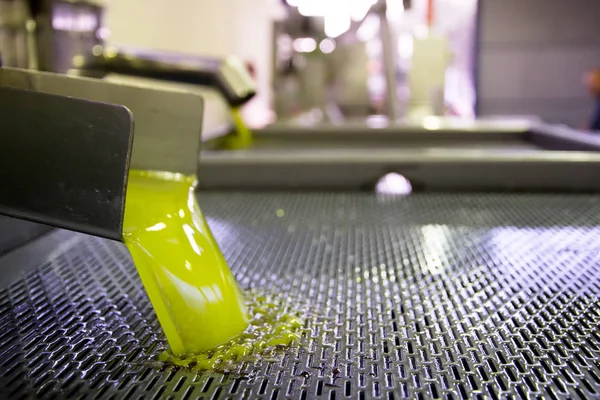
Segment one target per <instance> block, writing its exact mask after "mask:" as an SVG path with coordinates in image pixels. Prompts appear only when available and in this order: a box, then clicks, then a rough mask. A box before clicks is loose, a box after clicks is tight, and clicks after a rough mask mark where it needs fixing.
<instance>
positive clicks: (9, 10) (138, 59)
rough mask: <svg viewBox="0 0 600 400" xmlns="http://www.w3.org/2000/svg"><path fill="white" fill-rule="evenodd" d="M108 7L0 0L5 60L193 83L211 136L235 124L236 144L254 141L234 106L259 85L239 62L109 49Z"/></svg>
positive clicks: (121, 78) (114, 77)
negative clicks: (202, 99) (204, 100)
mask: <svg viewBox="0 0 600 400" xmlns="http://www.w3.org/2000/svg"><path fill="white" fill-rule="evenodd" d="M104 12H105V10H104V7H103V6H102V5H101V4H100V3H96V2H92V1H87V0H77V1H71V0H29V1H27V0H2V1H0V60H2V65H5V66H13V67H21V68H30V69H39V70H42V71H50V72H58V73H69V74H75V75H80V76H91V77H96V78H107V79H109V80H111V81H114V82H132V81H136V79H135V78H136V77H139V78H142V79H137V81H138V82H142V83H143V82H144V78H145V79H152V80H154V81H155V82H156V81H163V82H168V84H166V85H161V84H160V82H156V84H157V85H159V86H167V87H169V86H171V87H177V86H179V87H187V89H193V90H196V91H198V92H201V93H202V94H203V95H204V96H205V97H206V98H207V103H208V104H207V109H208V110H210V112H209V113H208V118H207V119H206V121H205V124H204V127H205V128H206V129H205V130H206V131H207V132H210V134H211V135H212V136H211V138H214V137H215V136H218V137H220V136H222V135H224V134H226V133H228V132H229V131H230V130H231V129H232V125H234V128H235V129H236V131H237V133H238V137H237V141H239V142H241V143H242V144H243V143H245V142H247V141H248V140H249V139H248V137H249V131H248V129H247V127H246V126H245V124H244V123H243V121H242V120H241V118H239V117H238V116H237V114H235V113H237V111H235V110H236V109H237V108H239V107H240V106H241V105H243V104H245V103H246V102H248V101H249V100H250V99H251V98H252V97H253V96H254V95H255V94H256V86H255V83H254V81H253V80H252V78H251V76H250V74H249V73H248V71H247V69H246V67H245V66H244V65H243V63H242V62H241V61H240V60H238V59H237V58H235V57H233V56H231V57H227V58H224V59H217V58H210V57H199V56H188V55H182V54H171V53H167V52H157V51H145V50H140V49H116V48H113V47H110V46H107V45H106V44H105V39H106V38H107V36H108V31H107V28H106V27H105V26H104V21H103V18H104ZM146 83H147V81H146ZM232 113H234V114H235V115H233V116H232Z"/></svg>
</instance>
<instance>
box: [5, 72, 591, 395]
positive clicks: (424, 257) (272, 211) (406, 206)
mask: <svg viewBox="0 0 600 400" xmlns="http://www.w3.org/2000/svg"><path fill="white" fill-rule="evenodd" d="M31 74H32V73H31V72H26V71H18V70H8V69H0V87H2V96H0V101H3V103H2V107H0V112H1V113H2V119H1V120H2V123H3V124H8V126H9V127H10V129H2V130H0V139H1V140H2V141H3V143H5V145H3V146H1V147H0V152H1V153H2V157H0V159H1V160H2V163H3V164H2V166H3V168H2V169H1V171H2V172H1V173H0V174H1V176H2V177H3V185H5V186H4V188H5V189H6V188H7V187H6V182H8V183H9V187H10V188H12V189H11V190H3V191H2V192H1V194H0V204H3V205H6V204H8V206H9V207H8V208H7V207H4V208H2V212H4V213H9V214H11V215H14V216H19V217H26V218H29V219H34V220H36V221H40V222H45V223H50V224H54V225H58V226H63V227H65V228H69V229H75V230H79V231H84V232H87V233H91V234H93V235H96V236H90V235H86V234H81V233H74V232H72V231H66V230H62V229H51V230H49V228H44V229H43V230H42V231H44V232H46V233H45V234H43V235H41V236H39V233H40V231H38V234H37V236H36V235H33V236H32V235H29V236H28V237H27V239H23V237H21V238H20V240H19V237H18V235H19V231H18V230H17V229H16V228H15V226H17V225H18V224H19V223H20V222H22V221H20V220H10V221H11V223H10V224H4V223H3V225H2V226H3V228H4V229H3V230H2V235H1V236H0V237H2V243H6V242H7V239H6V238H9V237H12V238H13V239H12V241H11V245H10V246H9V247H5V248H4V249H3V251H1V252H0V253H3V254H2V256H0V271H1V273H0V320H1V321H2V324H1V325H0V354H1V355H2V356H1V357H0V397H2V398H15V399H19V398H33V397H40V398H52V397H60V398H90V399H104V398H153V399H161V398H178V399H192V398H211V399H218V398H270V399H283V398H300V399H309V398H325V399H342V398H359V399H386V400H388V399H400V398H422V399H429V398H431V399H437V398H453V399H467V398H492V399H494V398H508V397H511V398H519V397H520V398H530V397H536V398H537V397H548V398H577V399H588V398H594V397H597V396H598V395H599V393H600V367H599V365H598V362H597V360H598V357H599V356H600V354H599V352H600V336H599V334H598V324H599V323H600V304H599V303H598V296H599V295H600V280H599V273H600V272H599V271H598V267H597V265H598V261H599V260H598V246H597V243H596V242H597V237H598V226H600V217H599V216H600V209H598V201H597V195H596V193H597V191H598V189H599V187H598V183H597V182H596V181H597V176H598V174H599V172H600V155H598V154H597V153H596V152H594V151H590V150H595V149H596V148H597V141H596V140H595V139H593V138H588V137H577V136H572V135H571V132H567V131H564V130H563V129H560V128H555V127H547V126H542V125H538V126H529V127H525V126H522V127H513V128H511V129H508V130H506V129H505V130H504V131H503V130H502V129H501V128H500V127H496V128H495V129H492V128H491V127H489V126H488V127H486V129H485V131H484V132H478V131H477V130H475V129H472V130H468V129H467V130H464V131H462V133H461V131H460V130H454V131H452V130H447V129H446V130H439V131H430V132H429V133H426V134H430V135H431V138H432V140H433V141H435V140H437V141H442V142H444V141H445V142H448V141H453V142H455V141H461V140H462V141H466V139H464V138H465V137H466V136H468V135H474V137H475V138H476V141H479V142H481V141H484V142H485V141H487V142H488V144H489V143H492V142H501V143H512V145H511V146H512V149H509V150H504V151H502V150H499V149H498V148H496V149H495V150H494V149H492V150H490V149H489V147H488V149H487V150H486V149H485V148H484V149H479V150H472V151H470V152H469V151H466V150H464V149H460V148H459V149H458V150H457V149H456V145H455V146H454V147H455V149H454V152H453V150H452V149H451V148H449V147H451V146H446V147H444V148H442V149H438V150H427V149H423V148H422V147H419V146H417V144H416V143H417V138H415V137H414V135H412V136H411V139H410V141H412V148H410V149H409V150H405V151H397V150H396V151H392V150H390V149H389V148H388V149H379V150H371V151H370V152H368V153H366V152H365V151H364V150H362V151H358V150H357V151H351V150H348V149H346V150H344V153H340V152H336V151H334V150H331V149H329V150H321V151H317V150H315V149H310V151H307V150H304V151H300V153H301V156H298V155H294V154H293V153H292V152H289V151H288V152H282V153H280V156H279V157H276V156H275V153H274V152H271V153H268V152H266V151H263V153H262V156H261V157H259V153H260V151H256V150H254V151H253V152H249V151H246V152H244V151H237V152H230V153H225V154H228V155H229V156H228V157H229V158H228V159H227V160H225V161H223V159H221V161H220V164H219V165H216V163H213V164H211V163H210V162H208V163H207V159H206V157H208V158H210V157H211V154H210V153H202V156H203V157H204V160H203V162H202V163H201V164H200V172H201V174H200V181H201V183H204V184H205V187H213V188H215V187H220V188H227V189H229V190H227V191H219V190H203V191H200V192H198V198H199V202H200V204H201V206H202V209H203V210H204V212H205V214H206V216H207V220H208V222H209V224H210V226H211V229H212V230H213V232H214V234H215V237H216V238H217V241H218V242H219V244H220V246H221V248H222V250H223V252H224V254H225V255H226V257H227V259H228V261H229V263H230V265H231V266H232V269H233V271H234V273H235V275H236V278H237V280H238V282H239V283H240V285H241V286H242V287H244V288H254V289H256V288H260V289H262V290H264V291H266V292H267V293H270V294H272V295H279V296H281V298H282V306H283V307H287V308H290V309H296V310H299V311H301V313H302V315H303V316H304V320H305V322H304V327H303V329H302V338H301V340H300V341H299V343H296V344H295V345H294V346H292V347H291V348H288V349H282V350H279V351H274V352H273V356H272V357H266V358H263V359H258V360H256V359H255V360H248V361H243V360H242V361H241V362H240V363H239V364H238V365H236V366H235V367H234V368H231V369H228V370H226V371H218V370H216V371H209V372H206V371H205V372H203V371H196V370H194V368H181V367H177V366H174V365H167V364H163V363H161V362H160V361H158V360H157V356H158V354H160V353H161V352H162V351H163V350H164V349H165V346H166V343H165V340H164V337H163V335H162V332H161V330H160V327H159V324H158V322H157V320H156V317H155V315H154V312H153V310H152V307H151V305H150V303H149V301H148V298H147V295H146V293H145V292H144V290H143V287H142V284H141V282H140V280H139V278H138V276H137V272H136V270H135V267H134V266H133V264H132V262H131V259H130V257H129V254H128V253H127V251H126V250H125V248H124V246H123V245H122V244H121V243H119V242H118V241H116V240H109V239H104V238H100V237H97V236H104V237H108V238H112V239H117V238H116V237H115V236H114V235H113V234H111V232H115V230H116V226H117V225H114V221H117V224H118V218H117V219H116V220H115V219H110V218H102V214H100V212H101V211H106V207H107V203H102V202H100V203H99V202H92V201H89V199H90V197H89V196H87V194H89V193H90V192H91V187H92V186H94V187H97V188H99V190H101V191H105V189H106V190H107V189H108V188H110V187H112V188H114V189H115V190H117V192H118V190H120V189H117V188H118V187H120V188H121V189H122V185H121V184H119V182H121V183H122V178H123V176H124V174H125V173H126V171H127V159H128V157H127V154H129V152H131V164H132V165H133V164H134V163H137V162H142V161H144V162H152V163H154V167H161V168H162V167H163V163H164V162H171V163H181V164H179V166H178V168H184V169H185V170H187V171H189V168H192V169H193V170H195V168H196V160H197V157H196V155H197V146H198V143H199V140H197V139H198V136H197V131H198V127H199V126H200V123H201V122H200V121H199V120H198V119H197V118H196V119H195V120H191V119H189V116H190V115H199V114H198V113H196V114H194V113H193V112H192V111H195V110H200V109H201V104H202V103H201V99H200V98H199V97H198V96H196V95H194V94H190V93H186V92H179V91H170V92H168V91H163V90H158V89H150V88H144V87H139V86H131V87H128V86H126V85H117V84H114V83H110V82H106V81H102V80H91V79H84V78H79V79H77V78H70V77H60V76H54V75H47V74H43V73H35V74H34V76H32V75H31ZM24 78H26V79H24ZM52 82H55V83H59V84H52ZM15 88H20V89H21V90H15ZM84 88H85V90H83V89H84ZM22 89H29V91H23V90H22ZM31 90H35V91H36V92H42V93H32V92H31ZM59 90H64V91H65V92H64V93H63V94H70V95H71V96H74V97H86V98H88V96H91V97H93V100H102V101H103V102H108V103H113V104H115V103H116V104H117V105H107V104H105V103H96V102H91V103H90V102H87V101H82V100H77V99H73V98H64V97H57V96H55V95H56V93H55V91H57V92H58V91H59ZM136 91H138V92H136ZM142 92H143V93H142ZM43 93H55V95H47V94H46V95H44V94H43ZM7 94H8V96H7ZM36 94H37V95H38V96H33V95H36ZM83 94H86V96H83ZM5 99H11V100H10V101H8V100H5ZM67 103H68V105H69V107H65V105H66V104H67ZM159 103H160V107H158V108H157V106H158V105H159ZM33 104H37V105H38V106H39V107H37V108H36V107H32V105H33ZM119 104H120V105H119ZM122 105H125V106H127V107H128V108H129V109H130V110H131V114H129V113H128V112H127V111H126V109H125V108H123V107H122ZM157 109H165V110H166V111H168V112H165V113H159V114H157V113H156V112H155V111H156V110H157ZM36 110H37V111H36ZM49 110H51V111H52V112H46V111H49ZM71 110H78V111H80V112H77V113H76V118H75V117H73V114H72V113H71V112H70V111H71ZM170 111H173V113H171V112H170ZM131 115H133V118H134V119H135V121H136V132H135V134H134V136H133V138H134V141H133V146H132V147H131V142H130V139H131V131H130V129H131ZM101 116H103V117H104V116H105V117H106V118H109V119H106V120H105V119H104V118H100V117H101ZM107 125H110V126H107ZM153 129H154V130H153ZM59 132H60V133H59ZM118 132H121V133H122V135H120V136H119V135H116V133H118ZM152 132H155V133H157V134H158V132H162V133H161V135H163V136H161V138H162V140H164V135H165V132H169V133H172V134H173V135H174V137H179V138H180V139H181V140H173V141H172V142H167V143H172V144H173V146H174V147H171V148H170V150H172V151H167V149H166V148H165V147H164V146H157V145H156V142H154V143H152V140H153V139H152V138H153V134H152ZM421 133H423V132H421ZM459 133H461V134H460V135H459ZM41 134H43V135H46V136H47V137H45V138H44V142H43V143H45V146H37V145H36V143H42V142H41V141H38V142H36V141H37V140H39V139H40V136H39V135H41ZM59 134H60V135H64V137H65V138H66V137H68V138H69V141H56V140H54V141H53V139H52V137H55V138H56V137H57V136H56V135H59ZM339 134H341V133H339ZM384 134H385V133H382V135H384ZM111 135H112V136H111ZM486 135H487V136H486ZM469 137H473V136H469ZM94 138H95V139H96V140H98V142H94V141H93V140H94ZM111 138H112V139H111ZM185 138H187V140H188V141H187V142H186V141H185ZM138 139H139V140H138ZM154 139H156V137H155V138H154ZM182 141H183V142H182ZM144 142H145V143H146V145H147V146H144V145H143V144H144ZM515 142H517V143H521V145H523V146H525V147H527V148H526V149H520V150H515V147H518V146H519V145H518V144H515ZM136 143H137V144H136ZM161 143H163V142H161ZM179 143H186V145H185V146H183V147H180V145H179ZM138 144H141V145H142V147H139V148H136V146H138ZM446 144H447V143H446ZM10 146H12V147H10ZM458 147H460V146H458ZM492 147H493V146H492ZM540 147H548V148H552V149H553V150H540ZM106 148H112V149H114V150H118V151H117V152H116V153H114V154H115V157H116V158H115V159H114V162H111V163H109V164H108V165H104V164H102V162H104V163H106V158H105V157H102V156H101V155H102V154H103V153H101V152H100V150H102V149H106ZM182 148H187V149H186V150H185V153H177V152H176V150H177V149H182ZM190 148H191V150H190ZM138 149H139V151H138ZM146 152H155V153H153V154H152V156H151V157H148V156H149V155H151V154H149V153H146ZM156 152H158V153H156ZM248 153H252V154H253V155H252V157H249V158H248V157H246V156H247V155H248ZM136 154H137V156H136ZM184 155H185V156H184ZM66 160H76V161H77V162H67V161H66ZM208 161H211V160H210V159H209V160H208ZM212 161H214V160H212ZM236 163H237V164H236ZM158 164H160V165H158ZM67 167H68V168H67ZM144 167H146V168H149V167H152V165H148V164H145V165H144ZM170 167H175V165H174V164H173V165H171V166H170ZM233 167H235V168H234V169H232V168H233ZM244 170H246V171H249V172H247V173H245V175H241V176H243V177H244V179H245V180H244V181H243V182H241V181H240V180H239V179H238V180H235V179H232V175H234V174H243V173H244V172H243V171H244ZM284 172H285V173H286V174H287V176H288V179H290V181H291V182H293V183H294V184H286V183H285V181H284V180H283V179H281V176H283V175H284ZM388 172H400V173H402V174H403V175H405V176H406V177H408V178H409V179H410V180H412V181H414V182H415V183H416V182H417V181H418V184H415V185H413V186H414V191H415V193H413V194H411V195H407V193H406V192H403V194H402V195H393V194H383V193H378V192H376V191H374V190H373V188H374V185H375V181H376V179H372V178H376V177H377V176H379V175H380V174H384V173H388ZM19 173H23V174H25V173H27V175H28V176H31V175H30V174H34V175H35V174H37V177H38V178H39V179H38V180H37V181H32V184H31V185H29V184H24V185H20V186H15V184H14V182H15V181H14V180H13V181H11V180H7V179H9V178H10V177H11V176H16V174H19ZM88 173H89V174H92V175H88ZM59 176H62V178H60V179H59ZM298 176H300V177H301V178H298ZM86 177H88V178H86ZM89 177H91V178H89ZM336 179H337V182H341V183H340V184H337V185H336ZM33 182H36V183H33ZM52 182H55V183H56V185H52V184H51V183H52ZM62 182H65V183H68V185H66V186H65V189H71V188H75V187H79V188H81V190H83V192H82V193H84V194H86V195H85V196H81V197H78V196H72V197H73V198H70V197H67V199H69V200H72V203H69V204H67V203H64V201H63V202H59V201H56V199H57V197H56V192H52V191H51V189H53V188H56V187H61V186H60V184H61V183H62ZM103 182H104V183H111V185H114V186H108V185H104V186H102V183H103ZM269 182H271V183H269ZM115 183H116V185H115ZM267 183H269V184H267ZM92 184H93V185H92ZM392 186H393V185H392ZM249 187H252V188H254V189H255V190H253V191H246V190H242V189H246V188H249ZM315 188H316V189H318V190H317V191H314V190H308V189H315ZM232 189H233V191H232ZM333 189H343V191H334V190H333ZM15 190H16V191H15ZM14 195H19V196H21V195H23V197H21V198H20V199H19V200H20V201H19V202H16V201H14V200H15V198H14V197H11V196H14ZM33 196H35V198H36V199H39V200H44V201H42V202H39V201H38V202H37V203H34V202H32V201H30V200H31V199H32V197H33ZM53 196H54V197H53ZM64 198H65V197H64V196H63V199H64ZM118 198H119V197H118V196H117V201H116V203H114V204H116V205H117V207H116V208H114V209H112V212H111V213H110V215H112V216H118V213H119V211H118V210H119V207H118V204H120V203H119V201H118ZM81 199H84V200H85V201H84V202H83V203H77V202H78V201H80V200H81ZM11 200H12V201H13V203H10V201H11ZM24 200H28V201H29V202H28V201H24ZM19 204H21V206H19ZM28 204H29V205H30V206H31V207H28ZM45 205H48V206H51V207H48V208H47V209H45V210H44V209H41V207H45ZM66 206H70V207H71V206H72V208H73V209H74V210H72V211H73V212H72V213H64V211H65V210H68V209H67V208H66ZM19 207H21V210H20V211H19V212H17V211H7V210H8V209H9V208H10V209H11V210H17V209H18V208H19ZM57 210H62V211H63V213H62V214H58V213H57ZM32 211H37V214H36V215H37V217H33V216H32V215H33V213H32ZM79 212H82V213H83V214H78V213H79ZM44 215H53V216H54V217H53V219H49V218H46V217H43V216H44ZM77 215H83V216H86V215H87V216H90V217H93V218H92V220H91V221H92V222H93V221H95V223H96V225H97V228H98V229H96V228H94V229H86V228H85V226H88V225H86V224H82V223H81V221H83V219H81V218H79V221H80V222H77V223H58V222H57V221H69V220H71V221H73V220H74V219H75V217H76V216H77ZM111 221H112V222H111ZM84 222H86V221H84ZM86 223H87V222H86ZM104 225H106V226H104ZM102 226H104V227H102ZM29 232H31V226H29ZM15 236H16V237H17V238H16V239H15ZM34 236H35V237H34ZM207 329H210V328H209V327H207Z"/></svg>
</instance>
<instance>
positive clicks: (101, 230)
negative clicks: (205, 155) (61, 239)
mask: <svg viewBox="0 0 600 400" xmlns="http://www.w3.org/2000/svg"><path fill="white" fill-rule="evenodd" d="M1 72H3V71H2V70H0V73H1ZM1 82H2V80H1V79H0V84H1ZM0 121H1V128H0V140H1V141H2V143H1V145H0V182H1V183H2V190H0V214H4V215H8V216H11V217H16V218H21V219H27V220H30V221H35V222H41V223H44V224H48V225H53V226H57V227H61V228H66V229H71V230H76V231H80V232H85V233H90V234H93V235H97V236H102V237H106V238H110V239H115V240H120V239H121V232H122V224H123V214H124V209H125V191H126V186H127V173H128V171H129V162H130V157H131V150H132V140H133V117H132V115H131V113H130V111H129V110H128V109H127V108H126V107H124V106H121V105H114V104H106V103H100V102H93V101H88V100H82V99H77V98H71V97H65V96H57V95H50V94H46V93H37V92H34V91H28V90H19V89H14V88H8V87H1V86H0Z"/></svg>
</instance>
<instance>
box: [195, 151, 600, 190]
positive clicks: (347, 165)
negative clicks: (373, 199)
mask: <svg viewBox="0 0 600 400" xmlns="http://www.w3.org/2000/svg"><path fill="white" fill-rule="evenodd" d="M390 172H396V173H399V174H401V175H403V176H405V177H406V178H407V179H408V180H409V181H410V182H411V183H412V184H413V187H414V188H416V189H421V190H430V191H431V190H433V191H436V190H442V191H446V190H464V191H488V190H492V191H503V190H518V191H576V192H578V191H599V190H600V180H598V176H600V154H598V153H591V152H561V151H539V150H537V151H536V150H530V149H524V150H519V149H507V150H501V149H500V150H499V149H495V150H485V149H484V150H468V149H448V148H438V149H435V148H421V149H418V148H416V149H415V148H412V149H408V150H400V149H368V150H365V149H320V150H319V149H300V150H291V149H288V150H285V151H283V150H277V151H269V150H264V151H260V150H249V151H236V152H222V151H210V152H203V153H202V167H201V168H200V171H199V177H200V185H201V186H202V187H203V188H207V189H242V188H244V189H246V188H263V189H278V188H286V189H317V190H334V189H335V190H361V189H368V188H373V187H375V184H376V183H377V181H378V180H379V179H380V178H381V177H383V176H384V175H386V174H387V173H390Z"/></svg>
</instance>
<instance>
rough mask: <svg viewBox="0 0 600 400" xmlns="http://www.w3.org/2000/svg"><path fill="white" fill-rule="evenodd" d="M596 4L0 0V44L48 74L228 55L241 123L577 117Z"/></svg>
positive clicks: (584, 97)
mask: <svg viewBox="0 0 600 400" xmlns="http://www.w3.org/2000/svg"><path fill="white" fill-rule="evenodd" d="M32 14H34V16H32ZM598 15H600V2H598V1H597V0H571V1H563V0H528V1H521V0H503V1H497V0H480V1H477V0H387V1H377V0H220V1H210V0H176V1H171V2H167V1H165V0H127V1H122V0H121V1H118V0H105V1H102V2H89V1H74V0H71V1H66V0H54V1H50V0H29V1H25V0H0V54H1V57H2V62H3V64H4V65H8V66H18V67H34V68H40V69H42V70H49V71H56V72H67V71H69V70H71V69H73V68H76V67H77V65H74V61H75V64H76V60H77V58H76V56H77V55H78V54H85V53H86V52H89V51H90V49H91V48H93V47H94V46H97V45H101V46H103V48H104V51H105V50H106V48H108V47H109V46H118V47H119V48H128V49H139V48H141V49H146V50H159V51H168V52H176V53H184V54H191V55H200V56H206V57H225V56H228V55H235V56H237V57H239V58H240V59H241V60H242V61H243V62H244V63H245V65H246V67H247V68H248V70H249V72H250V74H251V76H252V77H253V79H254V80H255V82H256V86H257V96H256V97H255V98H254V99H252V101H250V102H249V104H247V105H245V106H244V109H243V116H244V119H245V120H246V122H247V123H248V124H249V125H250V126H252V127H256V126H263V125H265V124H268V123H272V122H275V121H290V120H292V121H298V122H302V123H309V124H310V123H318V122H332V123H339V122H341V121H347V120H357V119H359V120H363V119H365V118H375V119H376V118H378V116H379V117H385V118H392V119H394V120H403V119H404V120H410V119H422V118H424V117H427V116H431V115H434V116H445V117H448V118H460V119H473V118H475V117H480V118H490V117H493V118H499V117H505V116H535V117H538V118H541V119H543V120H544V121H547V122H550V123H560V124H566V125H569V126H572V127H576V128H580V127H583V126H585V124H586V123H587V122H588V120H589V118H590V113H591V111H592V109H593V103H594V99H593V98H592V97H591V96H590V95H589V94H588V92H587V90H586V88H585V85H584V84H583V82H582V80H583V76H584V74H585V73H586V71H589V70H590V69H592V68H594V67H596V66H598V65H600V51H599V50H600V35H599V33H600V32H599V29H598V26H597V16H598ZM34 31H35V34H32V32H34ZM28 32H30V33H29V35H28ZM28 38H29V39H28ZM32 39H35V40H32ZM28 46H29V47H28ZM32 46H34V47H35V48H36V49H37V50H36V51H33V50H32V49H33V47H32ZM28 49H29V51H28ZM99 51H100V50H99ZM32 53H36V55H37V57H36V58H37V59H36V60H31V54H32ZM208 97H209V101H212V102H215V103H218V102H219V99H218V98H217V97H218V96H216V97H215V98H214V99H213V98H212V97H211V96H210V95H208ZM209 109H211V108H210V107H209ZM221 109H223V110H225V107H220V106H218V105H213V107H212V110H214V112H213V117H214V118H217V119H218V118H219V117H218V116H215V115H217V114H219V112H220V111H219V110H221ZM222 115H223V118H227V117H228V113H227V112H226V111H222Z"/></svg>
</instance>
